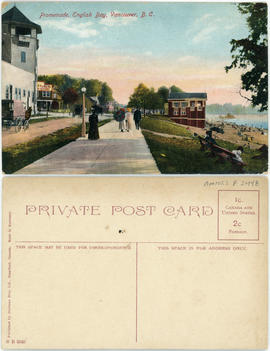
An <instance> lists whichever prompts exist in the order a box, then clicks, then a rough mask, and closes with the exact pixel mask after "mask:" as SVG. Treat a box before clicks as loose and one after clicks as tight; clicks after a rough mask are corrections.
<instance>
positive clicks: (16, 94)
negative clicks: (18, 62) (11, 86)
mask: <svg viewBox="0 0 270 351" xmlns="http://www.w3.org/2000/svg"><path fill="white" fill-rule="evenodd" d="M15 100H18V89H17V88H15Z"/></svg>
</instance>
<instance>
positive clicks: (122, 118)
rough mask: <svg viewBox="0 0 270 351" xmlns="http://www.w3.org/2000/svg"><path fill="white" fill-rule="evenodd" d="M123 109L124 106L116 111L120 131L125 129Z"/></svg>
mask: <svg viewBox="0 0 270 351" xmlns="http://www.w3.org/2000/svg"><path fill="white" fill-rule="evenodd" d="M125 119H126V116H125V109H124V108H120V110H119V113H118V120H119V129H120V130H121V132H124V130H125V124H126V122H125Z"/></svg>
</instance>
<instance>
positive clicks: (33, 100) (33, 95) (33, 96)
mask: <svg viewBox="0 0 270 351" xmlns="http://www.w3.org/2000/svg"><path fill="white" fill-rule="evenodd" d="M32 102H35V93H34V92H32Z"/></svg>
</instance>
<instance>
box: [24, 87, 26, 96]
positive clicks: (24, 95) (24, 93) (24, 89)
mask: <svg viewBox="0 0 270 351" xmlns="http://www.w3.org/2000/svg"><path fill="white" fill-rule="evenodd" d="M25 96H26V91H25V89H23V97H25Z"/></svg>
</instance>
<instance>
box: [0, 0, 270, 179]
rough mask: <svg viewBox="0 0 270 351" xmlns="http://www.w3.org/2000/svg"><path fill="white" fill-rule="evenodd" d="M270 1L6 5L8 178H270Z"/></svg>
mask: <svg viewBox="0 0 270 351" xmlns="http://www.w3.org/2000/svg"><path fill="white" fill-rule="evenodd" d="M267 40H268V38H267V4H266V2H259V1H258V2H245V3H239V4H237V3H235V2H210V3H209V2H208V3H207V2H193V3H192V2H170V3H166V2H148V3H145V2H103V1H100V2H87V1H84V2H80V1H76V2H65V1H57V2H56V1H55V2H53V1H50V2H46V1H42V2H41V1H35V2H23V1H16V3H14V2H3V3H2V159H3V172H4V173H5V174H75V175H76V174H131V175H133V174H238V173H245V174H255V173H259V174H262V173H265V172H267V170H268V163H267V161H268V120H267V109H268V61H267V47H268V46H267Z"/></svg>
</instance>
